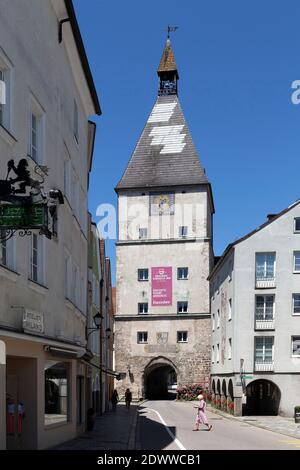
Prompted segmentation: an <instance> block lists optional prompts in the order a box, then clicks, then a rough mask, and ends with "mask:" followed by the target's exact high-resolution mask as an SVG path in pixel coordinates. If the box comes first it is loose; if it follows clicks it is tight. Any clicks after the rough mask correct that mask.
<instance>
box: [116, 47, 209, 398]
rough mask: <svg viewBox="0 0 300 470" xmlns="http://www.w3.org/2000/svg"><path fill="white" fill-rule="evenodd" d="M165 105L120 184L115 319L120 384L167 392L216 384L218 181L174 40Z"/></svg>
mask: <svg viewBox="0 0 300 470" xmlns="http://www.w3.org/2000/svg"><path fill="white" fill-rule="evenodd" d="M157 73H158V77H159V87H158V97H157V100H156V103H155V105H154V107H153V109H152V111H151V113H150V116H149V118H148V121H147V123H146V125H145V127H144V130H143V132H142V135H141V137H140V139H139V140H138V142H137V145H136V147H135V150H134V152H133V154H132V157H131V159H130V161H129V163H128V166H127V168H126V170H125V172H124V174H123V176H122V178H121V180H120V181H119V183H118V185H117V187H116V192H117V195H118V210H119V212H118V218H119V219H118V220H119V233H118V241H117V243H116V253H117V280H116V281H117V299H116V317H115V321H116V323H115V325H116V330H115V344H116V370H117V371H118V372H123V373H126V378H125V379H124V380H122V381H120V382H118V384H117V386H118V387H119V389H120V392H121V393H122V392H123V391H124V389H126V388H127V387H129V388H130V389H131V390H132V392H133V396H135V397H139V398H141V397H149V398H158V397H163V396H165V395H167V393H168V390H169V392H170V390H171V389H172V388H173V389H174V388H175V383H177V386H178V387H180V386H183V385H190V384H195V383H202V384H204V383H205V382H206V381H207V380H208V376H209V368H210V346H209V331H210V320H209V317H210V315H209V283H208V280H207V277H208V275H209V272H210V267H211V264H212V257H213V251H212V215H213V213H214V206H213V199H212V192H211V186H210V184H209V182H208V180H207V177H206V175H205V171H204V169H203V167H202V165H201V163H200V160H199V157H198V154H197V151H196V148H195V146H194V144H193V141H192V138H191V135H190V132H189V129H188V127H187V124H186V121H185V119H184V115H183V112H182V109H181V106H180V103H179V100H178V94H177V91H178V79H179V74H178V70H177V66H176V62H175V58H174V54H173V50H172V46H171V43H170V40H169V39H168V40H167V42H166V45H165V48H164V51H163V55H162V58H161V61H160V64H159V67H158V71H157Z"/></svg>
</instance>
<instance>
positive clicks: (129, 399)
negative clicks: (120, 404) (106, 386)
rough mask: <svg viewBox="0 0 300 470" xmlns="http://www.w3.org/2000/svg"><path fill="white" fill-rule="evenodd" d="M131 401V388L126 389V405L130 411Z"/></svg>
mask: <svg viewBox="0 0 300 470" xmlns="http://www.w3.org/2000/svg"><path fill="white" fill-rule="evenodd" d="M131 400H132V393H131V391H130V390H129V388H127V389H126V392H125V403H126V408H127V409H128V410H129V408H130V403H131Z"/></svg>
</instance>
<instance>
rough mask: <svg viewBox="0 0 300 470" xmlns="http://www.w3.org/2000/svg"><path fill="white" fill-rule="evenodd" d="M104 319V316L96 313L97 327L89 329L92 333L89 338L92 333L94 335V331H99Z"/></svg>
mask: <svg viewBox="0 0 300 470" xmlns="http://www.w3.org/2000/svg"><path fill="white" fill-rule="evenodd" d="M102 319H103V315H101V313H100V312H98V313H96V315H94V318H93V320H94V323H95V327H96V328H87V330H90V332H89V333H88V335H87V338H88V337H89V336H90V334H91V333H93V331H98V330H99V328H100V326H101V321H102Z"/></svg>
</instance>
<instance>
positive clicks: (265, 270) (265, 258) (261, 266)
mask: <svg viewBox="0 0 300 470" xmlns="http://www.w3.org/2000/svg"><path fill="white" fill-rule="evenodd" d="M274 277H275V253H256V280H258V281H259V280H265V279H267V280H268V279H269V280H274Z"/></svg>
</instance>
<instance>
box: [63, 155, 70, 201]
mask: <svg viewBox="0 0 300 470" xmlns="http://www.w3.org/2000/svg"><path fill="white" fill-rule="evenodd" d="M70 176H71V161H70V158H69V157H66V159H65V161H64V195H65V196H67V198H68V200H69V202H71V197H70Z"/></svg>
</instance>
